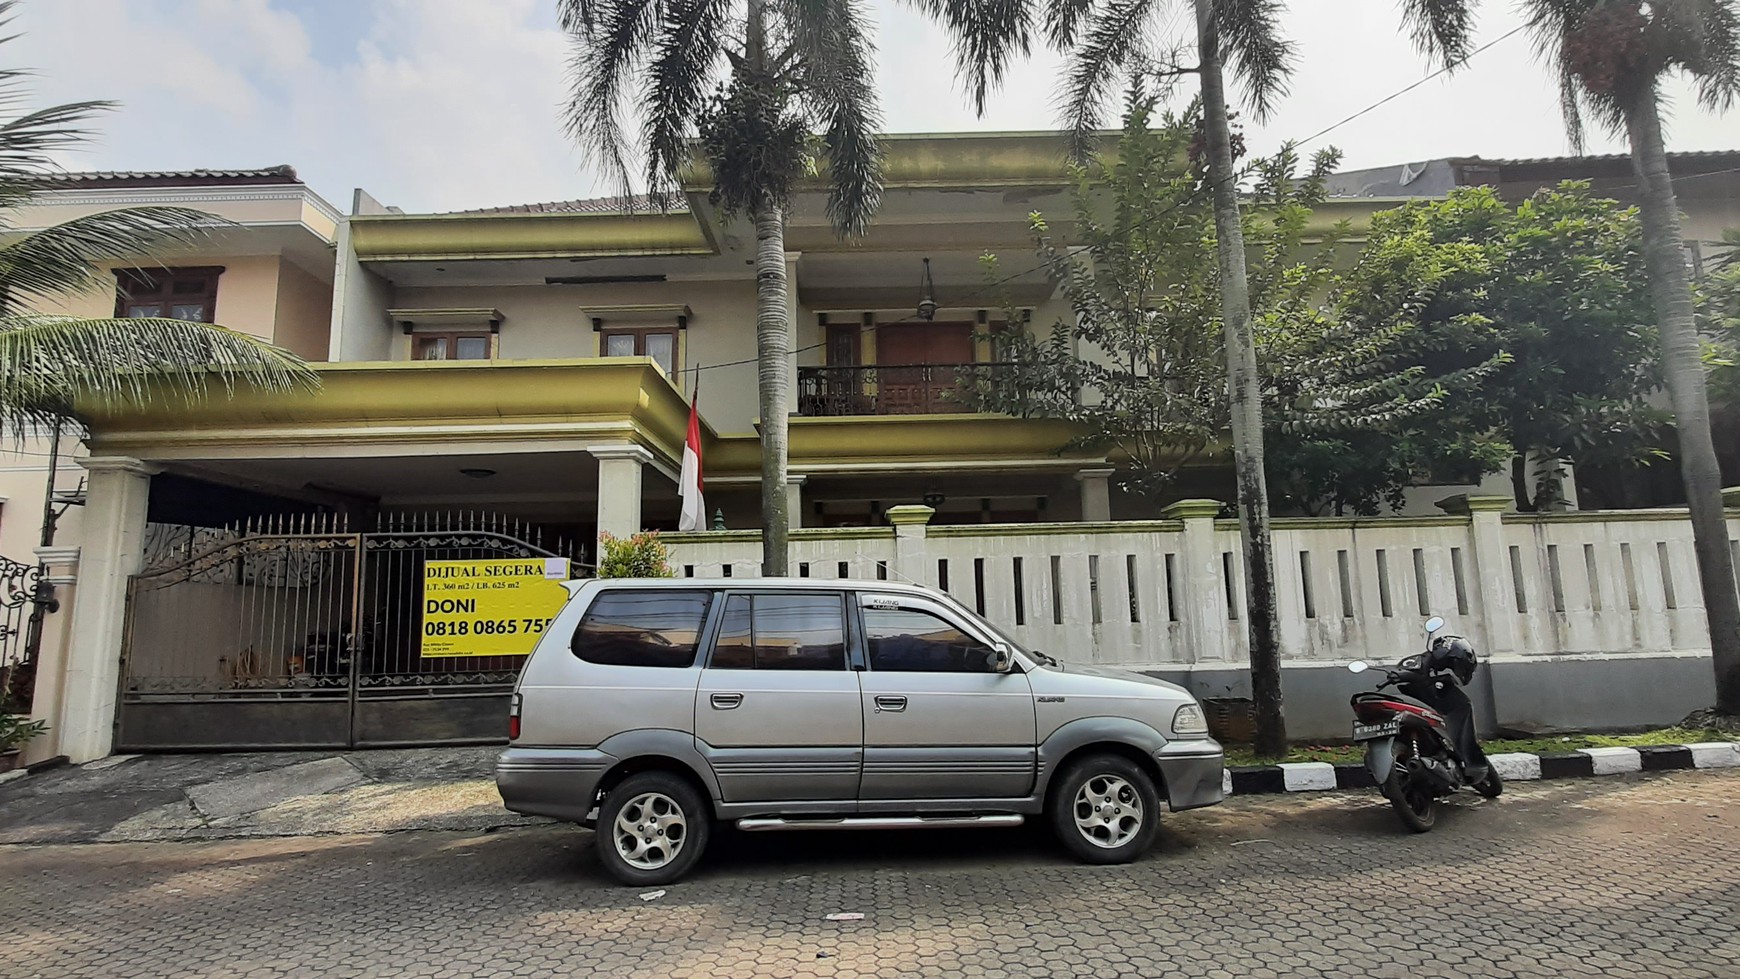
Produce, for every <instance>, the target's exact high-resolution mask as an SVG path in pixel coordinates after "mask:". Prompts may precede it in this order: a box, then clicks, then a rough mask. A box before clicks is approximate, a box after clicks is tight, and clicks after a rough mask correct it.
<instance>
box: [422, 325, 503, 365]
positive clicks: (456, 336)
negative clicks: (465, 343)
mask: <svg viewBox="0 0 1740 979" xmlns="http://www.w3.org/2000/svg"><path fill="white" fill-rule="evenodd" d="M497 336H498V334H496V333H495V332H493V331H490V330H417V331H415V332H413V333H412V334H411V359H412V360H415V361H423V362H430V363H433V361H427V358H424V357H421V356H419V354H421V353H422V347H423V344H424V343H425V342H426V341H429V340H447V341H449V342H450V343H451V344H452V349H453V351H454V353H458V352H459V341H460V340H482V341H483V342H484V343H485V344H486V345H487V346H488V348H489V354H488V355H487V356H485V357H481V358H478V357H463V358H462V357H448V358H446V359H447V360H494V359H495V354H496V341H495V338H496V337H497Z"/></svg>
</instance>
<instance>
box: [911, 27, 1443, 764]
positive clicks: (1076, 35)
mask: <svg viewBox="0 0 1740 979" xmlns="http://www.w3.org/2000/svg"><path fill="white" fill-rule="evenodd" d="M912 2H914V3H915V4H916V5H917V6H918V7H919V8H921V9H923V10H925V11H927V12H929V13H930V14H931V15H932V16H934V17H936V18H937V19H939V20H941V21H943V22H944V23H946V24H949V25H950V26H951V27H953V28H954V29H955V32H956V35H957V37H958V41H957V44H956V58H957V60H958V62H959V64H960V73H961V75H962V76H963V80H964V81H966V83H967V85H968V87H969V89H970V91H971V95H972V98H973V100H974V103H975V104H976V105H977V106H978V107H979V108H980V109H981V110H982V109H983V106H984V101H985V95H986V92H987V90H988V89H989V88H990V87H992V86H994V85H996V84H997V83H998V82H1000V81H1001V79H1002V77H1003V75H1004V73H1005V72H1006V71H1007V69H1008V66H1009V64H1010V62H1011V60H1012V59H1013V57H1014V56H1015V55H1016V54H1019V53H1025V52H1027V51H1028V50H1030V48H1031V46H1032V44H1033V42H1034V40H1035V39H1042V40H1043V41H1044V42H1045V43H1047V44H1049V45H1050V46H1051V47H1053V48H1055V49H1057V50H1059V51H1062V52H1065V53H1066V55H1067V56H1068V60H1069V67H1068V69H1067V72H1066V76H1065V79H1064V82H1063V85H1062V92H1061V97H1060V101H1061V102H1062V104H1063V111H1064V115H1065V116H1066V117H1067V119H1068V125H1069V128H1070V130H1071V131H1072V133H1073V134H1074V136H1075V139H1074V142H1075V145H1076V155H1077V157H1078V159H1079V158H1081V157H1082V156H1083V155H1084V154H1085V153H1086V152H1087V150H1088V148H1089V146H1090V143H1091V139H1092V134H1093V132H1094V131H1095V130H1096V129H1097V128H1098V126H1099V124H1100V120H1101V119H1102V118H1103V115H1104V112H1105V108H1106V106H1107V104H1108V103H1109V101H1110V96H1111V95H1113V94H1114V93H1116V92H1117V91H1118V89H1119V86H1120V85H1121V84H1122V82H1123V80H1124V79H1125V78H1126V77H1130V76H1135V77H1138V78H1139V77H1145V76H1151V75H1154V74H1162V75H1168V76H1173V77H1176V76H1178V75H1182V74H1195V75H1196V76H1197V79H1198V81H1199V82H1200V83H1201V96H1202V106H1203V136H1204V138H1203V149H1204V156H1205V159H1206V161H1207V176H1208V179H1207V186H1206V188H1205V191H1206V192H1207V193H1208V195H1209V196H1210V197H1211V199H1212V200H1213V204H1214V215H1215V241H1216V252H1215V265H1216V269H1217V270H1218V273H1219V276H1220V282H1219V287H1220V288H1219V296H1220V303H1221V307H1222V309H1221V329H1222V332H1223V333H1224V334H1225V338H1226V357H1225V362H1226V369H1227V389H1228V392H1229V396H1230V400H1231V404H1232V408H1231V411H1232V414H1231V422H1232V424H1231V431H1232V448H1233V470H1234V475H1235V478H1236V480H1237V484H1238V510H1239V528H1240V534H1241V537H1242V540H1243V545H1244V548H1243V549H1244V559H1245V596H1246V605H1247V613H1248V614H1247V615H1246V617H1245V618H1246V627H1247V629H1248V630H1249V632H1250V650H1251V688H1252V698H1253V700H1254V701H1255V708H1256V720H1257V739H1256V740H1257V744H1256V747H1257V750H1258V752H1259V753H1260V754H1262V755H1264V756H1266V757H1279V756H1280V755H1281V754H1283V753H1284V752H1285V750H1286V744H1287V732H1286V723H1285V719H1284V717H1283V711H1282V705H1281V645H1280V641H1281V634H1280V622H1279V619H1278V618H1277V611H1276V609H1277V605H1276V600H1275V561H1274V553H1273V551H1274V548H1273V542H1272V540H1271V539H1270V534H1269V500H1268V487H1267V484H1266V481H1265V478H1264V470H1265V467H1264V452H1265V443H1264V439H1263V430H1264V422H1263V418H1262V403H1263V395H1262V387H1261V381H1260V377H1259V370H1258V363H1257V348H1256V341H1255V335H1254V333H1253V326H1252V321H1251V309H1252V306H1251V296H1250V291H1249V288H1248V286H1247V282H1246V259H1245V242H1244V241H1243V238H1242V235H1243V221H1242V218H1241V217H1240V212H1239V199H1238V184H1237V171H1236V169H1235V159H1234V141H1233V134H1232V121H1231V114H1230V112H1229V109H1228V101H1227V96H1226V78H1225V74H1226V72H1227V71H1228V70H1230V71H1231V72H1232V73H1233V74H1234V76H1235V77H1236V78H1237V79H1238V80H1239V82H1241V83H1242V85H1243V87H1244V89H1245V93H1246V98H1247V100H1248V103H1249V105H1250V107H1251V109H1252V110H1254V111H1255V113H1256V115H1257V116H1258V118H1262V117H1264V116H1266V115H1267V114H1268V112H1269V110H1270V109H1271V108H1272V107H1273V105H1274V103H1275V100H1276V99H1277V98H1278V97H1279V96H1280V95H1282V94H1284V93H1285V91H1286V83H1287V76H1288V74H1289V73H1290V72H1291V70H1292V66H1293V51H1292V45H1291V44H1290V43H1289V42H1288V41H1287V39H1286V38H1285V37H1283V36H1282V34H1281V31H1280V15H1281V11H1282V9H1283V4H1282V2H1281V0H1191V7H1192V9H1193V11H1194V13H1195V19H1194V24H1195V34H1194V36H1193V37H1192V38H1191V42H1193V43H1189V44H1179V43H1177V38H1176V37H1175V36H1173V35H1172V33H1171V31H1172V22H1171V20H1170V16H1171V15H1172V14H1174V13H1175V12H1176V11H1177V10H1178V9H1179V6H1180V5H1179V4H1178V3H1177V2H1176V0H1104V2H1097V3H1096V2H1093V0H1013V2H1009V3H1003V4H994V5H989V6H987V5H985V4H983V3H979V2H976V0H912ZM1400 6H1401V9H1402V16H1403V20H1404V23H1405V24H1406V26H1407V27H1408V30H1409V33H1410V35H1411V37H1412V39H1413V41H1414V43H1415V45H1416V46H1417V47H1420V48H1422V49H1423V50H1425V51H1426V52H1427V53H1428V54H1430V55H1432V56H1434V57H1439V58H1442V59H1443V61H1444V62H1445V63H1446V64H1455V63H1458V62H1460V61H1461V60H1462V59H1463V58H1464V57H1466V54H1467V47H1468V43H1469V39H1470V36H1471V33H1472V28H1471V24H1470V11H1469V6H1470V5H1469V3H1467V2H1466V0H1402V3H1401V4H1400ZM1185 48H1192V49H1194V50H1195V52H1196V65H1195V67H1191V68H1180V67H1178V66H1177V65H1176V61H1177V59H1178V57H1179V54H1180V51H1181V50H1182V49H1185Z"/></svg>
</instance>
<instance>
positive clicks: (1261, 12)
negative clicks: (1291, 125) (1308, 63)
mask: <svg viewBox="0 0 1740 979" xmlns="http://www.w3.org/2000/svg"><path fill="white" fill-rule="evenodd" d="M1213 9H1214V27H1215V31H1216V33H1217V35H1218V36H1219V39H1220V49H1221V52H1222V54H1223V56H1224V57H1225V58H1226V60H1227V62H1228V64H1229V65H1230V67H1231V68H1232V70H1233V75H1234V77H1236V78H1237V79H1238V80H1239V82H1240V83H1241V84H1242V85H1243V86H1244V89H1245V94H1246V95H1247V96H1248V98H1249V99H1250V105H1251V114H1252V115H1254V116H1256V117H1257V118H1258V119H1259V120H1261V119H1267V118H1268V116H1269V113H1270V112H1271V111H1273V109H1274V107H1275V100H1276V99H1278V98H1280V97H1281V96H1283V95H1286V94H1287V76H1288V75H1289V74H1290V73H1291V72H1292V70H1293V62H1294V56H1293V43H1292V42H1291V41H1289V40H1287V38H1286V37H1285V35H1283V34H1282V33H1281V10H1282V3H1281V0H1216V2H1215V3H1214V5H1213Z"/></svg>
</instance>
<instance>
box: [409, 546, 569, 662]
mask: <svg viewBox="0 0 1740 979" xmlns="http://www.w3.org/2000/svg"><path fill="white" fill-rule="evenodd" d="M567 580H568V559H567V558H525V559H507V560H491V561H430V562H428V563H426V564H425V565H424V566H423V655H424V656H425V657H436V656H524V655H525V654H527V653H530V652H531V651H532V647H533V646H535V645H537V643H538V639H539V638H541V637H542V636H543V634H544V629H545V628H547V627H548V626H549V624H550V620H551V619H552V618H554V617H555V615H556V613H557V612H558V611H560V610H561V608H562V605H563V603H565V602H566V601H567V600H568V590H567V589H566V588H563V587H562V582H564V581H567Z"/></svg>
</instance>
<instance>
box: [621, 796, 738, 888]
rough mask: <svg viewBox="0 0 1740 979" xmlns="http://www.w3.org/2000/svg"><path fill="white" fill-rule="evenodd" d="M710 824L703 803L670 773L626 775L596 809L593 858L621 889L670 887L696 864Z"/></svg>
mask: <svg viewBox="0 0 1740 979" xmlns="http://www.w3.org/2000/svg"><path fill="white" fill-rule="evenodd" d="M712 824H713V814H712V812H711V811H710V810H709V809H708V806H707V800H706V799H704V798H702V796H701V793H700V792H699V791H697V790H696V789H695V786H694V784H693V783H691V782H690V781H689V780H688V779H685V778H682V777H681V776H678V775H673V774H671V773H670V772H640V773H639V774H636V775H630V776H629V777H628V778H625V779H623V780H622V781H621V782H618V783H617V784H616V785H615V786H614V787H612V788H611V790H610V791H609V792H608V793H606V794H605V796H604V802H603V804H602V805H600V806H599V807H598V825H597V828H596V830H595V833H596V834H597V845H598V859H599V862H600V863H602V864H604V869H605V870H606V871H608V872H609V873H610V876H612V877H615V878H616V879H617V880H619V881H621V882H622V883H624V884H629V885H633V886H636V887H645V886H648V885H653V884H669V883H671V882H672V881H674V880H677V879H678V878H680V877H682V876H683V875H684V874H686V873H688V872H689V868H691V867H693V866H694V865H695V861H697V860H699V859H701V851H703V850H705V849H706V848H707V837H708V836H709V835H710V831H711V829H712Z"/></svg>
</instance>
